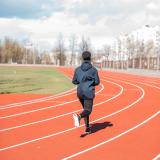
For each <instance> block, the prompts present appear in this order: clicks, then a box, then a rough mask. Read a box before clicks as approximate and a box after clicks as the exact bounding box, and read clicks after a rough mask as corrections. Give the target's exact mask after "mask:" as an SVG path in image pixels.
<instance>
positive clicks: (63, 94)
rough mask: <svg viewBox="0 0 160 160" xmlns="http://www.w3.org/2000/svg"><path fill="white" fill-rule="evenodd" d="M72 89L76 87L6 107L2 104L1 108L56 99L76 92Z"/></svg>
mask: <svg viewBox="0 0 160 160" xmlns="http://www.w3.org/2000/svg"><path fill="white" fill-rule="evenodd" d="M72 90H75V88H73V89H71V90H68V91H66V92H63V93H61V94H57V95H53V96H49V97H44V98H40V99H35V100H30V101H25V102H20V103H13V104H9V105H5V106H6V107H2V106H1V108H0V110H5V109H9V108H15V107H21V106H25V105H27V104H34V103H39V102H43V101H47V100H52V99H56V98H59V97H63V96H67V95H70V94H73V93H76V91H72ZM71 91H72V92H71ZM69 92H70V93H69Z"/></svg>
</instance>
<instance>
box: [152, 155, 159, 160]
mask: <svg viewBox="0 0 160 160" xmlns="http://www.w3.org/2000/svg"><path fill="white" fill-rule="evenodd" d="M152 160H160V154H158V155H157V156H156V157H155V158H153V159H152Z"/></svg>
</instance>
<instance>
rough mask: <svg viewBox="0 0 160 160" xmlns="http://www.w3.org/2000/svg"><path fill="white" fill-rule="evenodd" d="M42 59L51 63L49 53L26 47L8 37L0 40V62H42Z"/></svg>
mask: <svg viewBox="0 0 160 160" xmlns="http://www.w3.org/2000/svg"><path fill="white" fill-rule="evenodd" d="M44 61H45V62H46V63H47V64H51V57H50V55H49V53H39V52H38V51H37V50H36V49H28V48H26V47H25V46H24V45H22V44H20V43H19V42H17V41H16V40H12V39H10V38H5V39H4V40H3V41H0V63H18V64H42V63H43V62H44Z"/></svg>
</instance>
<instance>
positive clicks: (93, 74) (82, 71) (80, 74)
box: [72, 51, 100, 134]
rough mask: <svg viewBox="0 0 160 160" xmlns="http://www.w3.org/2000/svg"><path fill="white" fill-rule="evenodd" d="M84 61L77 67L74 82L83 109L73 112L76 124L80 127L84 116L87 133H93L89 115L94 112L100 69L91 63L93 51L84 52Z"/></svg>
mask: <svg viewBox="0 0 160 160" xmlns="http://www.w3.org/2000/svg"><path fill="white" fill-rule="evenodd" d="M82 58H83V63H82V64H81V66H79V67H78V68H76V69H75V72H74V76H73V80H72V83H73V84H75V85H78V87H77V96H78V98H79V101H80V103H81V104H82V107H83V111H82V113H80V114H73V119H74V125H75V127H79V125H80V120H81V119H82V118H84V121H85V126H86V130H85V132H86V133H87V134H90V133H91V128H90V126H89V115H90V114H91V112H92V106H93V100H94V97H95V86H96V85H98V84H99V83H100V80H99V76H98V71H97V69H96V68H95V67H93V66H92V64H91V53H90V52H89V51H84V52H83V53H82Z"/></svg>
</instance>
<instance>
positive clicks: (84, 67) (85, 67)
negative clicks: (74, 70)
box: [81, 60, 92, 72]
mask: <svg viewBox="0 0 160 160" xmlns="http://www.w3.org/2000/svg"><path fill="white" fill-rule="evenodd" d="M90 68H92V64H91V62H90V61H88V60H85V61H84V62H83V63H82V65H81V69H82V70H83V71H84V72H86V71H88V70H89V69H90Z"/></svg>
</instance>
